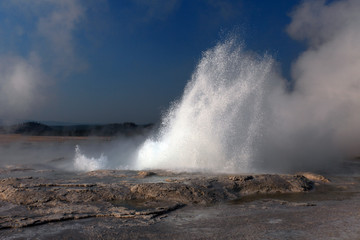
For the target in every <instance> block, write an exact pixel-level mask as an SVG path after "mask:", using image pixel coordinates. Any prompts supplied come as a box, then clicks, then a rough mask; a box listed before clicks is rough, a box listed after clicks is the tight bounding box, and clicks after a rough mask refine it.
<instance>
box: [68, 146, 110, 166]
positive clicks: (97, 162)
mask: <svg viewBox="0 0 360 240" xmlns="http://www.w3.org/2000/svg"><path fill="white" fill-rule="evenodd" d="M107 163H108V159H107V157H106V156H105V155H104V154H101V155H100V157H99V158H95V157H87V156H86V155H85V154H83V153H82V152H81V150H80V147H79V146H78V145H76V147H75V158H74V168H75V170H77V171H94V170H99V169H105V168H106V166H107Z"/></svg>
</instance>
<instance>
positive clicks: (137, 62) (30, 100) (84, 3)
mask: <svg viewBox="0 0 360 240" xmlns="http://www.w3.org/2000/svg"><path fill="white" fill-rule="evenodd" d="M299 3H300V1H297V0H277V1H267V0H238V1H230V0H223V1H220V0H219V1H217V0H207V1H206V0H63V1H56V0H53V1H52V0H34V1H27V0H14V1H2V2H1V3H0V84H1V85H0V102H1V103H0V119H29V120H37V121H50V120H51V121H62V122H76V123H111V122H124V121H131V122H136V123H140V124H141V123H149V122H156V121H158V120H159V119H160V116H161V113H162V112H164V111H165V110H166V109H167V107H168V106H169V104H170V103H171V102H172V101H174V100H176V99H178V98H179V97H180V96H181V94H182V92H183V89H184V87H185V85H186V83H187V81H188V80H189V79H190V78H191V74H192V72H193V70H194V69H195V67H196V64H197V62H198V61H199V60H200V58H201V54H202V52H204V51H206V50H207V49H209V48H211V47H213V46H214V45H215V44H216V43H217V42H218V41H219V40H220V39H221V38H223V37H224V36H226V35H227V34H229V33H231V32H236V34H237V35H239V37H240V38H241V39H242V40H243V41H244V42H245V44H246V46H247V49H249V50H251V51H255V52H257V53H259V54H263V53H265V52H267V53H270V54H271V55H273V57H274V58H275V59H276V60H277V61H278V62H279V63H280V65H281V69H282V72H283V75H284V76H285V77H286V78H288V79H289V78H290V67H291V62H292V61H293V60H294V59H296V58H297V57H298V55H299V53H300V52H301V51H302V50H303V48H304V46H303V45H302V44H301V43H299V42H297V41H294V40H292V39H291V38H290V37H289V36H288V35H287V33H286V31H285V29H286V26H287V25H288V24H289V23H290V21H291V18H290V17H289V13H290V12H291V11H292V10H293V9H294V7H296V6H297V5H298V4H299Z"/></svg>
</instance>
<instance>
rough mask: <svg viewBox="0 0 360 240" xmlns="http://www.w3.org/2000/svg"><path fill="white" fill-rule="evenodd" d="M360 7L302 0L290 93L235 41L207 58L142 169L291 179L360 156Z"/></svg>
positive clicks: (146, 152) (268, 65) (352, 1)
mask: <svg viewBox="0 0 360 240" xmlns="http://www.w3.org/2000/svg"><path fill="white" fill-rule="evenodd" d="M359 10H360V2H359V1H357V0H345V1H335V2H333V3H331V4H326V1H305V2H304V3H303V4H301V5H300V6H299V7H298V8H297V9H296V10H295V11H294V12H293V13H292V15H291V16H292V22H291V24H290V25H289V26H288V29H287V30H288V32H289V34H290V35H291V36H292V37H293V38H295V39H297V40H305V41H306V42H307V43H308V46H309V48H308V50H307V51H305V52H304V53H303V54H302V55H301V56H300V57H299V58H298V59H297V61H296V62H295V63H294V64H293V69H292V73H293V81H294V86H295V87H294V90H292V91H291V92H289V91H288V90H286V89H285V87H284V86H285V84H284V81H283V80H282V78H281V77H280V76H278V75H277V73H276V71H275V70H274V69H275V68H274V67H273V64H272V60H271V58H269V57H267V56H265V57H263V58H261V59H260V58H258V57H254V56H253V55H251V54H250V53H246V52H244V50H243V49H242V47H241V46H239V45H237V44H236V41H234V40H232V39H230V40H228V41H225V42H224V43H220V44H218V45H217V46H216V47H215V48H214V49H211V50H209V51H207V52H206V53H205V54H204V56H203V59H202V60H201V61H200V63H199V65H198V67H197V70H196V72H195V74H194V75H193V78H192V80H191V81H190V82H189V83H188V85H187V87H186V89H185V92H184V96H183V97H182V99H181V101H180V102H179V103H177V104H175V105H174V106H173V107H172V108H171V109H170V110H169V113H168V114H167V116H166V117H165V118H164V122H163V127H162V129H161V131H160V133H159V136H157V138H152V139H148V140H147V141H146V142H145V143H144V145H143V146H142V147H141V148H140V150H139V152H138V159H137V166H136V167H137V168H167V169H169V168H171V169H195V170H201V169H206V170H213V171H237V172H246V171H249V170H255V171H293V170H319V169H324V168H328V167H331V166H333V165H334V163H336V162H338V161H340V160H342V159H343V158H344V157H349V156H354V155H355V154H359V146H360V41H359V40H360V27H359V26H360V15H359V14H358V13H359Z"/></svg>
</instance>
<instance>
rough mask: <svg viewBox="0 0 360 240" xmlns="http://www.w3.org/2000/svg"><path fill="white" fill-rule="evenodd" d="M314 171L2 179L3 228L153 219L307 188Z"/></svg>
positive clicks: (133, 173) (108, 173)
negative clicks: (83, 220)
mask: <svg viewBox="0 0 360 240" xmlns="http://www.w3.org/2000/svg"><path fill="white" fill-rule="evenodd" d="M307 176H310V175H309V174H307V175H305V174H303V175H302V174H298V175H277V174H263V175H206V174H193V173H172V172H166V171H151V172H145V171H140V172H136V171H120V170H119V171H115V170H109V171H105V170H101V171H94V172H89V173H81V174H80V173H79V174H73V175H69V174H68V175H64V177H59V178H56V180H54V178H51V177H47V176H46V175H45V176H41V177H39V176H37V177H36V176H31V177H8V178H3V179H0V213H1V214H0V216H1V217H0V229H2V228H12V227H25V226H33V225H38V224H45V223H48V222H54V221H65V220H72V219H81V218H90V217H117V218H140V219H144V220H150V219H154V218H156V217H158V216H160V215H163V214H165V213H168V212H170V211H173V210H176V209H178V208H181V207H182V206H184V205H188V204H204V205H206V204H212V203H218V202H223V201H229V200H234V199H239V198H241V197H243V196H247V195H251V194H259V193H261V194H264V193H290V192H304V191H309V190H311V189H312V188H313V181H311V180H309V178H310V179H311V177H309V178H307Z"/></svg>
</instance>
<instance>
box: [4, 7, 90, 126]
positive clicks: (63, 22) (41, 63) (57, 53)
mask: <svg viewBox="0 0 360 240" xmlns="http://www.w3.org/2000/svg"><path fill="white" fill-rule="evenodd" d="M2 6H3V7H4V9H6V14H8V15H9V16H11V15H15V16H21V18H22V20H23V21H19V22H20V23H16V24H14V26H15V27H14V28H15V31H13V32H8V34H7V35H3V36H1V37H2V38H11V39H16V38H17V37H22V36H24V35H26V36H27V42H26V45H27V47H25V51H24V49H23V50H22V51H20V50H18V49H11V51H9V52H8V53H6V51H4V50H3V51H2V52H4V54H3V55H2V56H0V94H1V95H0V116H1V117H2V118H7V119H9V118H10V119H11V118H21V117H24V116H26V114H27V113H28V111H30V109H32V108H34V107H37V106H40V105H42V104H45V102H46V100H45V99H46V94H44V93H45V92H46V91H45V89H46V87H48V86H50V82H51V80H52V79H54V78H58V77H60V78H61V77H62V76H64V75H66V74H68V73H71V72H73V71H78V70H81V69H83V68H84V67H85V66H86V64H85V62H84V61H83V60H81V59H80V58H79V57H77V54H76V51H75V45H74V40H73V32H74V30H75V29H76V27H77V24H78V23H79V22H80V21H81V20H82V19H83V18H84V16H85V8H84V7H83V6H82V5H81V4H80V1H78V0H62V1H52V0H33V1H27V0H14V1H9V2H5V3H2Z"/></svg>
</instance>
